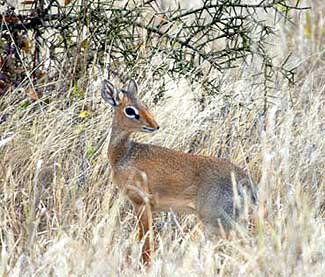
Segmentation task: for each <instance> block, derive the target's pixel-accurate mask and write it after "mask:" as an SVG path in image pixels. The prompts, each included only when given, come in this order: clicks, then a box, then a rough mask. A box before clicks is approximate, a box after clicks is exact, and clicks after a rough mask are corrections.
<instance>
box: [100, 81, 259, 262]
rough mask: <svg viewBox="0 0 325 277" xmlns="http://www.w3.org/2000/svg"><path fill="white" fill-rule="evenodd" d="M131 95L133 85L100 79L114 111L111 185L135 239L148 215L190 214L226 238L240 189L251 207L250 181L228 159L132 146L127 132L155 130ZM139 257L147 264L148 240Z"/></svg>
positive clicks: (241, 200) (143, 107)
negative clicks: (124, 204)
mask: <svg viewBox="0 0 325 277" xmlns="http://www.w3.org/2000/svg"><path fill="white" fill-rule="evenodd" d="M137 92H138V86H137V84H136V82H135V81H134V80H131V81H130V83H129V85H128V88H127V90H123V89H122V90H119V89H117V88H116V87H114V85H113V84H112V83H111V82H109V81H107V80H104V81H103V85H102V90H101V94H102V97H103V99H104V100H105V101H106V102H107V103H109V104H110V105H111V106H112V107H113V108H114V118H113V123H112V130H111V137H110V142H109V148H108V158H109V162H110V165H111V170H112V180H113V184H115V185H116V186H118V187H119V188H120V189H121V190H122V191H124V192H125V193H126V195H127V196H128V198H129V199H130V201H131V202H132V204H133V206H134V209H135V212H136V215H137V217H138V219H139V239H142V238H143V237H144V236H145V234H146V233H147V231H148V230H149V229H150V228H151V223H152V218H151V212H152V211H170V210H173V211H176V212H185V213H196V214H197V215H198V217H199V218H200V219H201V221H202V222H203V224H204V225H205V226H206V227H207V228H208V229H209V230H210V231H211V230H213V231H214V232H215V234H227V233H228V232H229V231H230V229H231V228H232V227H233V226H234V224H235V223H236V220H237V219H238V217H239V215H240V214H241V213H242V212H243V209H244V207H243V206H244V198H245V197H244V195H246V194H245V191H246V190H244V188H245V187H246V188H248V190H247V191H249V192H250V199H251V200H252V201H253V202H256V200H257V199H256V192H255V188H254V185H253V183H252V182H251V181H250V178H249V177H248V176H247V175H246V174H245V172H244V171H243V170H242V169H240V168H238V167H237V166H235V165H234V164H232V163H231V162H230V161H228V160H224V159H218V158H215V157H206V156H201V155H193V154H188V153H183V152H179V151H176V150H173V149H168V148H164V147H161V146H157V145H152V144H143V143H138V142H136V141H133V140H132V139H131V135H132V133H135V132H146V133H153V132H155V131H157V130H158V129H159V125H158V124H157V122H156V121H155V119H154V117H153V115H152V114H151V113H150V111H149V110H148V107H147V106H146V105H145V104H144V103H142V102H141V101H140V100H139V99H138V98H137ZM175 127H176V126H175ZM142 258H143V260H144V262H148V261H149V259H150V242H149V238H148V236H147V237H146V239H145V242H144V246H143V252H142Z"/></svg>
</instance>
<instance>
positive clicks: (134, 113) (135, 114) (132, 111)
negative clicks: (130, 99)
mask: <svg viewBox="0 0 325 277" xmlns="http://www.w3.org/2000/svg"><path fill="white" fill-rule="evenodd" d="M124 114H125V115H126V117H128V118H132V119H134V118H135V119H139V111H138V109H137V108H135V107H132V106H126V107H125V108H124Z"/></svg>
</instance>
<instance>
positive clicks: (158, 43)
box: [0, 0, 302, 98]
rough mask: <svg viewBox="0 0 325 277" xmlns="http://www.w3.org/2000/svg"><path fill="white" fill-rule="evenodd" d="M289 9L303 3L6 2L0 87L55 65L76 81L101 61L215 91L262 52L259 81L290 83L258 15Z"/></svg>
mask: <svg viewBox="0 0 325 277" xmlns="http://www.w3.org/2000/svg"><path fill="white" fill-rule="evenodd" d="M5 2H6V1H5ZM292 9H302V7H301V5H300V1H299V0H295V1H288V0H263V1H258V3H254V1H253V3H252V2H249V1H244V0H222V1H221V0H203V1H201V3H200V4H199V5H197V6H194V7H192V8H184V7H182V6H181V5H178V6H174V7H173V6H167V4H166V1H155V0H147V1H132V0H128V1H126V2H124V3H123V2H121V1H117V0H109V1H97V0H89V1H84V0H81V1H65V4H64V5H62V4H60V3H59V1H57V0H34V1H23V6H22V7H19V8H16V9H15V8H12V7H11V6H9V5H7V10H6V11H5V12H4V13H3V15H2V16H1V19H2V20H1V21H2V24H1V44H0V51H1V61H0V62H1V78H0V80H1V81H2V83H5V85H4V87H3V88H2V93H4V91H5V90H8V89H9V88H10V87H12V86H13V87H16V86H18V85H19V84H20V83H21V82H28V83H30V86H32V87H33V84H34V83H35V81H36V80H37V81H39V80H40V79H42V78H45V79H46V81H49V79H50V80H52V79H56V78H57V74H58V69H60V71H61V72H62V71H63V72H64V75H65V77H68V80H69V81H70V82H69V83H68V85H69V86H71V85H73V84H74V83H75V82H76V81H78V80H82V82H83V81H84V80H85V79H86V78H85V76H87V72H88V71H87V70H88V69H89V67H92V66H93V65H99V66H100V67H101V68H102V67H103V66H108V68H109V72H110V74H113V75H114V74H115V75H116V74H117V75H119V76H120V77H121V78H122V79H125V78H129V77H130V76H129V75H135V74H136V75H139V76H138V77H144V76H145V75H146V74H147V75H148V74H150V75H152V76H153V78H154V79H160V78H161V77H162V76H163V75H164V74H165V73H168V74H169V75H172V76H173V77H175V78H177V77H180V76H183V77H184V76H185V77H186V78H188V79H189V80H191V81H197V82H200V83H201V84H203V87H204V88H206V89H208V91H209V92H210V93H216V91H217V90H218V88H219V84H220V81H221V76H222V73H223V72H224V71H225V70H227V69H229V68H233V67H237V66H239V65H241V64H243V63H247V62H249V61H250V60H251V58H261V59H262V67H261V69H260V72H261V74H264V78H265V88H268V87H269V86H270V84H269V81H272V80H273V77H274V74H275V72H281V73H282V74H283V75H284V77H285V78H287V79H288V80H289V81H290V82H293V80H294V79H293V75H294V69H293V68H286V64H285V63H283V64H282V65H280V66H278V67H277V66H276V65H275V64H274V62H273V59H272V56H271V55H270V54H269V52H268V50H267V44H268V43H269V41H270V38H271V37H272V36H274V35H275V34H274V30H275V27H274V22H273V23H268V22H267V21H266V20H264V17H265V15H266V14H269V13H271V14H273V16H274V19H275V22H278V21H279V20H281V19H284V20H288V19H289V12H290V11H291V10H292ZM144 64H150V65H151V66H146V67H144V66H143V65H144ZM45 72H46V74H45ZM220 73H221V74H220ZM44 83H46V82H44ZM64 85H66V83H65V84H64ZM43 89H44V88H43ZM33 90H35V88H33ZM34 94H35V98H37V97H38V92H37V91H36V92H35V93H34Z"/></svg>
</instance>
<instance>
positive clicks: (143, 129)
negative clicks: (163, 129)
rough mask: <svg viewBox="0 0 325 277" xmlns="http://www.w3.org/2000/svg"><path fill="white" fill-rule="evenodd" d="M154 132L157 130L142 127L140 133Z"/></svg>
mask: <svg viewBox="0 0 325 277" xmlns="http://www.w3.org/2000/svg"><path fill="white" fill-rule="evenodd" d="M156 130H157V129H156V128H150V127H142V131H144V132H146V133H153V132H154V131H156Z"/></svg>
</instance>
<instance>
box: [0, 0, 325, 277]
mask: <svg viewBox="0 0 325 277" xmlns="http://www.w3.org/2000/svg"><path fill="white" fill-rule="evenodd" d="M313 5H314V9H313V10H312V11H310V12H309V13H310V16H308V17H306V16H305V15H303V16H300V17H299V18H297V22H299V24H298V25H297V26H296V27H285V28H282V29H281V30H280V32H279V41H278V42H277V43H276V44H275V46H274V53H276V54H277V55H279V59H281V57H284V56H285V55H286V53H287V51H293V58H294V59H295V61H296V62H297V63H298V64H300V68H299V74H298V80H297V85H296V86H295V87H288V86H286V84H285V83H282V82H280V83H278V84H277V89H276V90H275V91H274V92H273V96H274V97H272V104H270V108H269V110H268V112H267V114H266V115H263V101H264V98H263V96H262V94H263V93H262V92H261V90H262V87H260V86H253V85H252V83H253V81H254V82H255V81H256V80H251V79H250V78H248V77H247V76H249V72H252V70H257V69H256V67H255V69H254V67H253V66H252V68H249V69H247V70H246V73H238V72H236V75H231V74H229V76H227V79H226V81H227V82H225V85H224V87H223V94H222V95H220V96H217V97H207V98H206V101H205V104H204V111H202V106H201V104H199V103H198V101H196V99H195V97H196V95H198V94H199V92H200V88H199V87H198V88H196V90H195V91H193V92H192V91H191V89H190V88H189V87H188V86H187V84H186V82H185V81H184V82H178V83H175V82H173V81H172V80H169V82H168V84H169V86H170V87H169V89H168V93H167V94H168V97H167V96H166V97H165V99H164V100H163V101H160V102H159V103H158V105H153V104H152V95H153V94H154V93H155V91H154V89H152V90H150V91H148V90H147V89H146V83H147V82H151V81H152V80H150V78H148V79H147V80H144V82H143V83H142V86H141V88H142V91H143V99H144V100H145V102H147V103H148V104H149V106H150V107H152V112H153V113H154V114H155V115H156V116H157V121H158V122H159V123H160V125H161V130H160V131H159V132H158V133H156V134H155V135H152V136H149V135H138V136H137V138H138V139H139V140H143V141H147V142H151V143H155V144H159V145H163V146H166V147H170V148H174V149H180V150H183V151H192V152H196V153H202V154H206V155H211V156H222V157H227V158H230V159H231V160H233V161H234V162H235V163H237V164H239V165H241V166H242V167H245V168H247V169H248V170H249V172H250V173H251V174H252V175H253V176H254V177H255V178H256V179H258V180H259V185H258V187H259V194H260V210H259V222H258V225H257V228H256V233H255V234H250V233H242V234H236V235H234V237H233V238H232V239H231V240H228V241H223V240H221V241H218V242H209V241H207V240H206V239H205V237H204V234H203V233H202V232H201V230H200V226H199V225H197V224H196V220H195V217H193V216H188V217H178V218H176V217H175V216H174V215H173V214H164V215H158V219H157V220H156V228H157V230H158V231H159V235H158V237H157V250H156V252H155V253H154V255H153V264H152V267H151V268H150V269H148V271H146V270H145V269H144V268H143V267H142V266H141V264H140V263H139V256H140V244H139V243H137V240H136V221H135V218H134V216H133V215H132V213H131V212H130V211H131V208H130V206H129V205H128V203H127V201H126V200H125V199H124V198H123V196H121V195H120V194H119V193H118V192H117V191H116V189H115V188H114V187H113V186H112V184H111V181H110V176H109V175H110V169H109V164H108V160H107V156H106V151H107V140H105V138H106V137H107V136H108V135H109V133H110V124H111V117H112V113H111V111H110V109H109V108H108V107H106V106H105V105H104V104H103V103H102V102H101V101H100V95H99V92H98V90H97V89H96V84H95V85H92V86H91V87H89V88H88V90H87V91H86V96H85V98H84V99H82V100H75V101H74V102H73V104H72V105H65V104H64V103H65V102H66V100H65V99H64V98H63V97H62V96H57V97H56V96H53V95H52V96H51V97H49V102H48V101H47V100H46V99H45V98H44V99H41V100H39V101H36V102H34V103H33V104H32V105H30V106H28V107H24V105H23V103H24V101H25V100H24V98H25V91H24V88H22V89H21V90H16V91H14V92H13V93H12V94H11V95H7V96H5V97H2V98H0V107H1V111H0V112H1V114H4V113H6V114H8V119H7V120H6V121H5V122H4V123H2V124H0V245H1V258H0V274H1V275H14V276H15V275H41V276H44V275H60V276H61V275H62V276H68V275H69V276H70V275H72V276H75V275H80V276H81V275H85V276H88V275H89V276H95V275H96V276H112V275H132V276H135V275H142V274H144V273H146V274H148V275H150V276H156V275H170V276H184V275H185V274H187V275H189V274H190V275H191V276H205V275H206V276H215V275H217V274H219V275H232V276H233V275H253V276H278V275H281V276H288V275H290V276H308V275H312V276H323V274H324V272H325V262H324V260H325V248H324V245H325V224H324V216H325V212H324V209H325V180H324V179H325V178H324V168H325V139H324V137H325V123H324V122H325V102H324V101H325V98H324V96H325V82H324V81H325V75H324V72H325V64H324V48H322V47H321V46H322V45H324V43H323V42H324V40H325V36H324V31H325V30H324V27H323V26H324V24H323V25H322V24H321V22H320V21H321V20H322V16H321V15H322V14H323V15H324V9H325V5H324V4H323V3H322V1H313ZM315 30H318V32H317V34H316V33H315ZM319 30H320V31H319ZM148 66H149V65H148ZM248 71H249V72H248ZM93 74H94V75H93V76H95V75H96V74H98V73H96V72H93ZM232 74H234V73H232ZM93 76H90V77H89V78H90V79H92V78H93ZM166 78H167V77H166ZM157 87H158V84H157ZM94 88H95V89H94ZM226 95H232V97H230V98H229V97H225V96H226ZM84 110H88V111H89V116H87V117H85V118H80V117H79V115H80V112H82V111H84ZM127 251H130V253H131V256H130V259H129V261H128V263H126V262H125V258H126V252H127Z"/></svg>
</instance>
